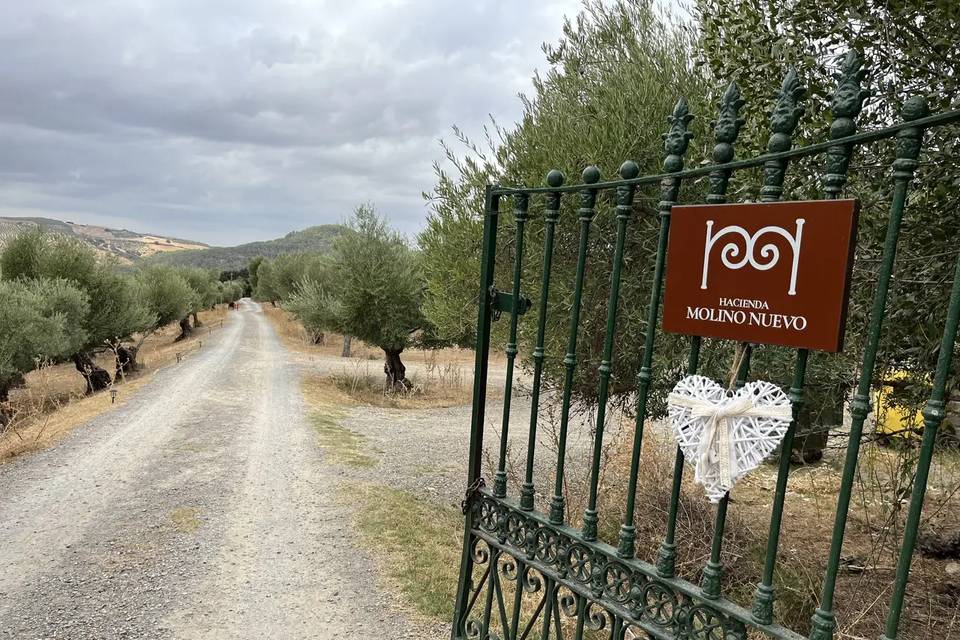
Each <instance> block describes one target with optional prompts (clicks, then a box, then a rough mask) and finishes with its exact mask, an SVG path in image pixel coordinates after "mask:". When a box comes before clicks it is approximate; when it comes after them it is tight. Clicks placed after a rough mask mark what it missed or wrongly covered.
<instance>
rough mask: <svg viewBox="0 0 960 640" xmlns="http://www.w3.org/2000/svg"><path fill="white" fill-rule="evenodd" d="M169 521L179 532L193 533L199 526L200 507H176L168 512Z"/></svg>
mask: <svg viewBox="0 0 960 640" xmlns="http://www.w3.org/2000/svg"><path fill="white" fill-rule="evenodd" d="M170 521H171V522H172V523H173V526H174V528H175V529H176V530H177V531H179V532H180V533H193V532H194V531H196V530H197V529H199V528H200V524H201V522H200V509H198V508H196V507H177V508H176V509H174V510H173V511H171V512H170Z"/></svg>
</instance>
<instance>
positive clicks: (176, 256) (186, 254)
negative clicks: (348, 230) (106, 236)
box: [150, 224, 344, 271]
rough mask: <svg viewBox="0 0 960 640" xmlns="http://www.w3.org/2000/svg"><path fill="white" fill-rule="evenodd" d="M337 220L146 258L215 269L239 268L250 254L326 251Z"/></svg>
mask: <svg viewBox="0 0 960 640" xmlns="http://www.w3.org/2000/svg"><path fill="white" fill-rule="evenodd" d="M343 230H344V227H343V226H341V225H339V224H324V225H318V226H316V227H308V228H306V229H304V230H303V231H292V232H290V233H288V234H287V235H285V236H283V237H282V238H277V239H276V240H263V241H260V242H250V243H247V244H241V245H237V246H236V247H209V248H206V249H195V250H186V251H177V252H176V253H165V254H163V255H155V256H152V257H151V258H150V261H151V262H156V263H162V264H170V265H176V266H191V267H203V268H205V269H217V270H218V271H227V270H236V269H242V268H243V267H245V266H247V264H248V263H249V262H250V260H252V259H253V258H255V257H257V256H263V257H265V258H275V257H277V256H279V255H282V254H286V253H326V252H327V251H328V250H329V249H330V244H331V243H332V242H333V240H334V239H335V238H336V237H337V236H339V235H340V234H342V233H343Z"/></svg>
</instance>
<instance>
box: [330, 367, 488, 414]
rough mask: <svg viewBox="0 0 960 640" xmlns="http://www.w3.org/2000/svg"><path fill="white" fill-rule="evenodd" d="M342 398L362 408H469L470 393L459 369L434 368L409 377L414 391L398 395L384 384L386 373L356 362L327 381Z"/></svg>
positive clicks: (411, 388)
mask: <svg viewBox="0 0 960 640" xmlns="http://www.w3.org/2000/svg"><path fill="white" fill-rule="evenodd" d="M327 380H328V381H329V384H331V385H333V386H334V387H336V388H337V390H338V391H340V392H341V393H342V394H345V395H346V396H347V397H349V398H351V399H352V400H354V401H355V402H357V403H359V404H364V405H368V406H374V407H388V408H393V409H426V408H431V407H457V406H461V405H465V404H469V403H470V401H471V389H470V387H469V386H468V385H467V384H465V383H464V380H463V372H462V370H461V368H460V366H459V365H456V364H446V365H438V364H434V365H431V366H428V367H426V368H425V370H424V371H423V373H415V374H411V375H410V376H409V377H408V380H409V382H410V383H411V387H410V389H409V390H407V391H396V390H393V389H390V388H389V387H388V386H387V385H386V384H385V379H384V375H383V373H381V372H379V371H378V368H377V367H373V366H371V364H370V363H369V362H365V361H362V360H360V361H354V362H352V363H351V364H349V365H344V366H343V367H342V368H341V370H340V371H339V372H337V373H334V374H332V375H331V376H329V377H328V378H327Z"/></svg>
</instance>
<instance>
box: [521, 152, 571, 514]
mask: <svg viewBox="0 0 960 640" xmlns="http://www.w3.org/2000/svg"><path fill="white" fill-rule="evenodd" d="M563 179H564V176H563V174H562V173H561V172H560V171H558V170H556V169H554V170H552V171H550V173H548V174H547V184H548V185H549V186H551V187H554V188H556V187H560V186H561V185H562V184H563ZM545 209H546V211H545V212H544V220H545V222H544V226H545V229H544V238H543V269H542V275H541V277H540V307H539V308H538V309H537V345H536V346H535V347H534V349H533V388H532V390H531V396H530V431H529V433H528V435H527V466H526V470H525V472H524V476H523V485H522V486H521V487H520V508H521V509H522V510H524V511H531V510H532V509H533V461H534V455H535V453H536V447H537V418H538V417H539V413H540V386H541V377H542V376H543V359H544V352H543V344H544V340H545V337H546V336H545V334H546V330H547V305H548V303H549V301H550V269H551V264H552V261H553V240H554V235H555V233H556V228H557V221H558V220H559V219H560V192H559V191H553V192H551V193H548V194H547V197H546V207H545Z"/></svg>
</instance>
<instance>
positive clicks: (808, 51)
mask: <svg viewBox="0 0 960 640" xmlns="http://www.w3.org/2000/svg"><path fill="white" fill-rule="evenodd" d="M696 13H697V15H698V18H699V23H700V46H699V48H698V51H699V56H700V57H701V59H702V62H704V63H705V64H704V68H707V69H710V70H711V72H712V73H713V74H714V75H715V76H717V77H718V78H729V79H733V80H736V82H737V83H738V84H739V85H740V88H741V91H742V94H743V97H744V99H745V100H746V105H745V113H746V114H747V117H748V121H753V122H755V123H759V124H761V125H765V124H766V123H765V118H764V113H763V110H764V108H765V106H766V104H767V102H766V100H765V98H766V97H767V95H768V94H769V90H770V86H771V83H773V82H775V80H776V78H777V77H778V76H780V75H782V74H783V71H784V69H786V68H787V67H790V66H792V67H794V68H796V69H797V71H798V74H799V76H800V79H801V82H802V84H803V85H804V86H805V87H806V89H807V94H808V98H807V99H806V100H805V101H804V103H803V104H804V106H805V107H806V113H805V115H804V117H803V118H801V120H800V123H799V126H798V128H797V131H796V133H795V136H794V137H795V139H796V140H797V141H798V142H801V143H810V142H819V141H822V140H823V138H824V136H825V131H827V129H828V127H829V116H830V114H829V111H828V110H827V107H828V106H829V104H830V98H831V94H832V92H833V90H834V88H835V86H836V77H835V75H836V74H837V72H838V70H839V67H840V66H841V56H842V55H843V54H844V53H845V52H847V51H850V50H852V51H855V52H857V55H858V57H859V58H861V59H862V61H863V68H864V78H863V80H862V85H863V86H864V87H865V88H866V89H868V90H869V91H870V92H871V94H872V97H871V98H869V99H868V100H867V102H866V106H865V108H864V110H863V112H862V113H861V114H860V116H859V117H858V119H857V120H858V126H859V127H861V128H874V127H882V126H886V125H890V124H894V123H896V122H900V121H902V119H903V115H902V113H901V111H902V109H903V107H904V104H905V101H906V100H907V99H908V98H910V97H912V96H923V97H925V98H926V100H927V101H928V103H929V108H930V109H931V110H933V111H939V110H946V109H950V108H952V106H953V105H956V104H957V101H958V100H960V48H958V47H957V32H958V29H960V12H958V11H957V4H956V2H954V1H952V0H931V1H930V2H920V3H909V2H908V3H889V2H883V1H881V0H865V1H864V2H860V3H850V2H846V1H845V0H824V1H822V2H816V3H814V2H796V3H791V4H790V5H789V7H788V6H787V5H781V4H777V3H768V2H758V1H756V0H751V1H749V2H742V1H740V0H698V1H697V3H696ZM744 34H749V37H744ZM768 135H769V134H768V132H767V131H765V130H764V127H754V128H750V127H747V128H745V130H744V132H743V133H742V134H741V139H740V141H738V144H737V146H738V148H740V149H742V150H743V153H755V152H758V151H760V150H762V149H763V148H764V146H765V144H766V139H767V136H768ZM958 149H960V126H957V125H955V124H954V125H949V126H945V127H937V128H934V129H931V130H929V131H927V132H926V133H925V139H924V147H923V153H924V156H923V157H922V158H921V166H920V168H919V170H918V180H917V181H916V183H915V184H913V185H912V186H911V189H910V202H909V204H908V206H907V211H906V215H905V216H904V220H903V225H902V230H901V235H900V243H899V250H898V260H897V264H896V275H895V277H894V280H893V283H892V287H891V291H890V297H889V300H890V302H889V304H888V312H887V319H886V321H885V323H884V336H883V340H882V341H881V343H880V345H879V347H880V350H879V354H878V363H879V366H880V371H879V372H878V377H879V378H884V377H885V373H884V372H885V371H891V370H896V371H900V372H904V373H905V374H906V375H905V377H904V378H903V379H902V380H900V381H899V382H898V384H897V385H896V389H895V391H894V393H893V394H892V395H891V396H890V397H891V399H892V400H893V401H895V402H899V403H904V404H905V405H907V406H913V407H916V406H918V405H919V404H920V403H921V402H922V401H923V399H925V395H926V394H927V393H928V388H929V378H928V376H929V374H930V372H931V371H932V370H933V368H934V366H935V363H936V359H937V355H938V349H939V341H940V333H941V331H942V326H943V319H944V317H945V315H946V307H947V298H948V296H947V295H946V294H945V292H946V291H947V290H948V288H949V283H950V281H951V279H952V277H953V264H954V260H953V258H954V256H956V254H957V243H956V238H957V236H958V234H960V218H958V216H957V215H956V211H957V208H958V206H960V194H958V192H957V190H956V188H955V185H957V184H958V183H960V169H958V168H957V166H956V162H955V161H954V158H955V157H956V153H957V151H958ZM893 156H894V153H893V148H892V143H886V144H880V145H870V146H866V147H862V148H859V149H858V152H857V156H856V157H855V159H854V161H853V163H854V165H855V166H856V167H857V169H856V171H855V172H854V173H853V175H851V177H850V183H849V184H848V186H847V192H848V195H850V196H853V197H857V198H858V199H859V200H860V204H861V208H860V224H859V237H858V242H857V244H858V246H857V256H858V260H857V264H856V266H855V268H854V272H853V283H852V286H851V301H850V312H849V314H848V325H847V341H846V342H847V344H846V349H845V354H843V355H841V356H831V357H823V358H815V359H813V361H811V363H810V367H809V370H808V375H807V378H808V380H811V381H812V387H810V388H809V389H808V393H809V395H811V396H812V398H811V399H812V400H814V405H816V404H817V403H816V400H817V398H818V396H819V397H820V398H822V402H820V404H821V405H822V409H821V412H822V413H832V414H833V416H832V418H833V419H832V420H827V419H824V418H821V419H820V420H818V422H822V423H823V424H825V425H827V426H829V425H830V424H831V423H833V424H838V423H839V416H838V415H837V413H838V410H837V406H838V405H842V402H843V399H844V397H845V395H846V393H847V391H848V390H849V388H850V387H851V386H852V384H853V381H854V380H855V376H856V371H857V366H858V365H859V361H860V354H861V353H862V351H863V346H864V337H865V336H866V324H867V321H868V318H869V310H870V306H871V304H872V301H873V300H872V299H873V289H874V284H875V282H876V277H877V276H876V274H877V269H878V267H879V264H880V256H881V254H882V250H883V243H884V240H885V236H886V228H887V219H888V216H889V205H890V185H891V182H890V177H889V168H890V163H891V161H892V159H893ZM821 170H822V169H821V167H819V166H818V165H817V163H816V161H815V159H811V160H807V161H801V162H797V163H794V165H793V166H792V167H791V169H790V170H789V171H788V173H787V184H786V188H787V190H786V193H785V195H784V197H785V198H790V199H803V198H810V197H814V198H815V197H821V196H820V194H819V192H818V190H819V189H820V188H821V187H820V185H821V183H820V181H819V180H818V177H819V172H820V171H821ZM740 188H741V189H743V190H744V192H745V195H746V196H747V197H750V196H751V194H753V193H755V190H752V189H751V188H750V186H749V185H741V187H740ZM954 361H955V362H956V361H957V360H956V359H955V360H954ZM789 367H790V365H789V354H787V353H785V352H784V350H780V349H771V348H764V349H762V350H760V351H759V352H758V353H756V354H755V358H754V366H753V369H754V371H755V373H756V374H757V375H762V376H769V377H770V379H776V380H778V381H779V380H782V379H784V378H785V377H786V374H784V373H782V372H785V371H789ZM949 386H950V387H951V388H956V386H957V374H956V373H954V374H953V375H952V376H951V381H950V384H949ZM808 404H809V403H808ZM831 406H832V409H833V410H832V411H827V410H828V409H830V408H831ZM815 409H816V408H815ZM941 434H942V435H943V436H946V437H947V438H950V437H951V435H952V436H953V437H954V438H955V437H956V434H951V433H950V430H949V429H943V430H942V431H941ZM824 438H825V433H824V434H823V435H822V436H820V438H819V439H820V440H821V442H822V441H823V440H824Z"/></svg>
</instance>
